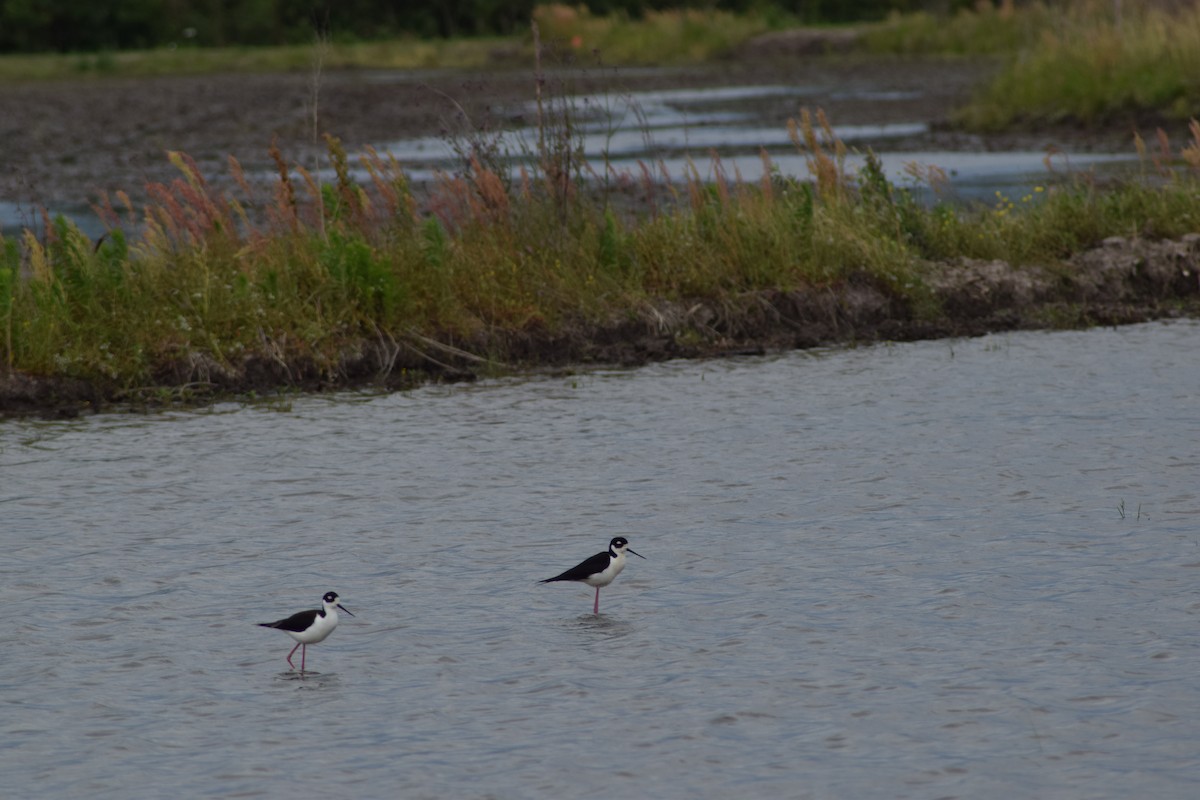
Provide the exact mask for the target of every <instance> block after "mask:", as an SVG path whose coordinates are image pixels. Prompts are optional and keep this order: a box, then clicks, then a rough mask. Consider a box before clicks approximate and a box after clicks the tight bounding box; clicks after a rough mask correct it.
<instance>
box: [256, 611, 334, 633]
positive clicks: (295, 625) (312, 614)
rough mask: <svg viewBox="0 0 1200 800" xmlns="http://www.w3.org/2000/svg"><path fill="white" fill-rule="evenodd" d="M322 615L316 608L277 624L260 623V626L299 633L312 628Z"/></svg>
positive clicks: (293, 615)
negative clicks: (319, 615) (318, 616)
mask: <svg viewBox="0 0 1200 800" xmlns="http://www.w3.org/2000/svg"><path fill="white" fill-rule="evenodd" d="M320 613H321V611H320V609H317V608H314V609H311V610H309V611H299V612H297V613H295V614H292V615H291V616H290V617H288V618H287V619H281V620H276V621H275V622H260V623H258V624H259V625H261V626H262V627H264V628H279V629H280V630H281V631H292V632H293V633H299V632H300V631H306V630H308V629H309V628H310V627H312V624H313V622H314V621H315V620H316V618H317V615H318V614H320Z"/></svg>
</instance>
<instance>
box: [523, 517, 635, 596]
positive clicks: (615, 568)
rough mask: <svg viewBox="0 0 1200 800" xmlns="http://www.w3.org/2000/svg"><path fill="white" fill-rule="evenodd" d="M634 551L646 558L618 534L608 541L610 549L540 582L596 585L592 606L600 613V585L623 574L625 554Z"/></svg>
mask: <svg viewBox="0 0 1200 800" xmlns="http://www.w3.org/2000/svg"><path fill="white" fill-rule="evenodd" d="M626 553H633V554H634V555H635V556H637V557H638V558H645V556H644V555H642V554H641V553H635V552H634V551H633V550H632V549H630V547H629V540H628V539H626V538H625V537H624V536H617V537H615V538H614V539H613V540H612V541H611V542H609V543H608V550H606V551H604V552H603V553H597V554H596V555H594V556H592V557H591V558H589V559H587V560H586V561H583V562H581V563H579V564H576V565H575V566H573V567H571V568H570V569H569V570H567V571H566V572H564V573H562V574H561V575H555V576H554V577H553V578H546V580H544V581H539V583H553V582H554V581H578V582H580V583H586V584H587V585H588V586H595V587H596V602H595V604H593V606H592V613H593V614H599V613H600V587H601V586H608V585H609V584H610V583H612V582H613V579H614V578H616V577H617V576H618V575H620V574H621V570H623V569H625V554H626Z"/></svg>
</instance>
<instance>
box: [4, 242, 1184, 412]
mask: <svg viewBox="0 0 1200 800" xmlns="http://www.w3.org/2000/svg"><path fill="white" fill-rule="evenodd" d="M931 266H932V267H933V275H934V277H933V278H932V280H931V285H932V288H933V290H934V292H935V294H936V296H937V298H938V300H939V301H940V304H941V307H942V309H943V313H942V314H941V315H939V316H936V317H933V318H929V317H919V316H916V315H914V314H913V312H912V309H910V308H908V307H907V306H906V305H904V304H903V303H901V302H899V301H897V300H896V299H895V298H894V297H893V296H892V295H891V294H889V293H888V292H887V291H886V290H885V289H883V288H882V287H879V286H877V285H875V284H874V283H873V282H872V280H871V279H870V278H869V277H868V276H865V275H864V276H863V277H862V278H861V279H852V280H849V281H846V282H845V283H844V284H842V285H840V286H837V287H834V288H830V289H823V290H818V291H796V292H757V293H749V294H745V295H742V296H740V297H737V298H735V299H733V300H731V301H729V302H727V303H725V304H724V305H722V306H720V307H716V306H714V305H712V304H709V303H704V302H696V303H690V302H683V303H669V302H661V303H658V304H656V305H654V306H653V307H646V308H642V309H637V313H636V314H633V315H622V317H621V318H620V319H619V320H613V321H611V322H609V323H607V324H605V323H601V324H579V325H576V326H573V327H568V328H567V329H565V330H561V331H557V332H554V333H550V332H548V331H544V330H536V329H535V330H526V331H520V332H511V331H495V332H492V333H490V334H488V335H487V336H484V337H480V338H479V339H476V340H473V341H456V340H444V341H438V340H436V339H432V338H427V337H423V336H418V335H415V334H410V335H402V336H400V338H398V339H388V340H382V339H378V340H364V341H361V342H358V343H357V344H356V345H354V346H353V347H350V348H347V350H346V351H345V352H344V354H343V357H342V360H341V363H339V364H337V365H334V366H332V367H331V366H329V365H323V366H322V365H317V364H314V363H312V362H311V361H305V360H303V359H289V358H287V357H286V356H283V355H280V354H278V353H276V354H274V355H266V354H258V355H253V356H250V357H248V358H246V359H244V360H243V361H241V362H240V363H221V362H217V361H215V360H213V359H212V358H209V357H207V356H205V355H202V354H194V355H192V356H191V357H190V358H189V359H188V360H187V361H184V362H180V363H176V364H172V365H168V366H166V367H164V368H163V369H162V370H161V372H160V373H159V374H158V375H156V376H155V379H156V385H157V387H156V388H153V389H149V390H146V391H144V392H139V391H134V392H128V391H117V390H115V389H113V388H108V387H104V386H99V385H93V384H89V383H85V382H82V381H77V380H72V379H45V378H35V377H32V376H28V375H20V374H16V375H7V376H6V375H0V414H7V415H24V414H37V415H41V416H49V417H62V416H75V415H77V414H79V413H84V412H89V411H95V410H101V409H105V408H111V407H113V406H114V405H117V406H121V407H126V408H135V409H136V408H147V407H151V406H158V405H162V404H164V403H169V402H173V401H176V400H180V399H184V400H190V401H198V402H203V401H205V400H210V399H213V398H217V397H222V396H229V395H246V394H249V393H251V392H254V393H258V394H268V393H272V392H276V391H279V390H281V389H283V390H304V391H323V390H335V389H342V388H352V387H364V386H375V387H379V388H389V389H398V388H406V387H411V386H413V385H416V384H419V383H422V382H425V381H431V380H432V381H462V380H472V379H474V378H475V377H477V376H478V375H480V374H494V373H496V372H500V371H504V372H508V371H519V370H529V369H546V368H586V366H587V365H589V364H622V365H638V364H644V363H647V362H651V361H661V360H666V359H670V358H701V357H715V356H727V355H732V354H754V353H766V352H769V351H781V350H788V349H794V348H805V347H815V346H820V345H831V344H838V343H869V342H878V341H905V340H914V339H927V338H936V337H945V336H971V335H978V334H983V333H988V332H993V331H1005V330H1018V329H1028V328H1065V327H1080V326H1087V325H1118V324H1127V323H1132V322H1141V321H1146V320H1152V319H1162V318H1171V317H1178V316H1195V315H1198V314H1200V234H1190V235H1188V236H1186V237H1184V238H1183V239H1181V240H1179V241H1164V242H1149V241H1131V240H1126V239H1121V238H1113V239H1110V240H1108V241H1106V242H1105V243H1104V244H1103V245H1102V246H1101V247H1099V248H1096V249H1093V250H1089V251H1087V252H1084V253H1080V254H1078V255H1077V256H1075V257H1073V258H1072V259H1071V260H1070V261H1069V262H1068V263H1066V264H1063V265H1057V266H1048V267H1024V268H1020V269H1014V268H1012V267H1011V266H1009V265H1008V264H1006V263H1004V262H1000V261H973V260H961V261H957V262H951V263H945V264H938V265H931ZM481 353H491V354H498V355H496V356H493V358H497V359H499V360H498V361H491V360H488V359H485V358H483V357H481V356H480V355H478V354H481Z"/></svg>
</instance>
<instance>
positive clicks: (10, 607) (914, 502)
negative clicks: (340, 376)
mask: <svg viewBox="0 0 1200 800" xmlns="http://www.w3.org/2000/svg"><path fill="white" fill-rule="evenodd" d="M1198 339H1200V324H1198V323H1196V322H1176V323H1170V324H1147V325H1138V326H1133V327H1125V328H1119V329H1108V330H1104V329H1100V330H1091V331H1084V332H1067V333H1018V334H1008V335H993V336H988V337H984V338H980V339H970V340H953V341H934V342H923V343H915V344H904V345H896V346H876V347H865V348H861V349H850V350H840V349H839V350H823V351H811V352H796V353H790V354H787V355H779V356H771V357H764V358H744V359H729V360H717V361H689V362H674V363H666V364H660V365H654V366H649V367H646V368H642V369H637V370H631V371H598V372H594V373H588V374H580V375H575V376H555V377H538V378H531V379H522V380H503V381H488V382H483V383H480V384H477V385H462V386H451V387H428V388H423V389H420V390H416V391H412V392H407V393H403V394H393V395H386V396H363V395H337V396H321V397H309V398H300V399H297V400H295V401H294V402H292V403H291V404H290V408H288V407H283V408H281V407H279V406H275V407H268V406H251V407H245V406H240V405H232V404H230V405H223V406H219V407H216V408H211V409H207V410H202V411H196V412H177V413H162V414H155V415H149V416H141V415H123V414H107V415H101V416H96V417H90V418H85V419H80V420H74V421H66V422H41V421H7V422H3V423H0V475H3V482H2V483H0V519H2V520H3V523H2V524H0V536H2V539H0V545H2V548H3V557H2V559H0V597H2V599H3V607H4V608H5V610H6V621H5V634H4V646H3V648H0V776H3V792H2V793H3V795H4V796H5V797H13V798H34V797H54V798H83V797H87V798H121V799H122V800H128V799H130V798H135V799H137V798H162V797H167V796H172V795H175V796H181V797H290V796H294V797H325V796H328V797H360V798H361V797H398V798H409V799H411V798H431V799H432V798H438V799H439V800H440V799H442V798H632V797H655V798H668V799H674V798H678V799H679V800H691V799H693V798H730V797H741V798H831V799H839V800H840V799H841V798H889V799H890V798H964V800H984V799H987V798H994V799H995V800H1011V799H1012V798H1022V797H1037V798H1081V797H1087V798H1131V797H1154V798H1157V799H1158V800H1163V799H1164V798H1166V799H1170V798H1179V799H1180V800H1184V799H1185V798H1186V799H1187V800H1190V798H1193V797H1194V796H1195V791H1196V781H1197V778H1198V776H1200V714H1198V713H1197V711H1198V710H1200V679H1198V678H1197V672H1196V665H1197V663H1200V637H1198V636H1197V627H1198V626H1197V622H1198V621H1200V584H1198V582H1197V577H1198V576H1200V480H1198V476H1200V446H1198V443H1200V413H1198V412H1197V409H1198V407H1200V362H1198V361H1197V341H1198ZM616 534H622V535H625V536H628V537H629V539H630V540H631V542H632V544H633V546H634V548H635V549H636V550H638V551H639V552H640V553H642V554H643V555H644V556H646V559H647V560H644V561H643V560H638V559H633V561H635V562H636V563H632V564H631V565H630V566H629V567H628V568H627V569H626V571H625V573H624V574H623V575H621V576H620V578H619V579H618V580H617V582H616V583H615V584H614V585H613V586H611V587H609V588H607V589H605V590H603V591H602V593H601V614H600V616H599V617H593V616H592V615H591V614H590V611H591V591H590V590H589V589H587V588H586V587H578V586H574V585H568V584H552V585H539V584H538V583H536V581H537V580H538V579H540V578H544V577H549V576H551V575H553V574H555V573H557V572H558V571H560V570H562V569H564V568H566V567H568V566H570V565H572V564H574V563H575V562H576V561H578V560H580V559H582V558H583V557H584V556H587V555H590V554H592V553H594V552H596V551H598V550H600V549H601V548H602V547H603V546H604V545H605V543H606V542H607V540H608V539H609V538H610V537H611V536H613V535H616ZM329 589H333V590H336V591H338V592H339V593H341V594H342V596H343V602H344V604H345V605H346V607H347V608H349V609H350V610H351V611H353V612H354V613H355V614H356V615H357V616H356V617H354V618H343V621H342V625H341V627H339V628H338V630H337V631H336V632H335V633H334V634H333V636H332V637H331V638H330V639H329V640H327V641H326V642H324V643H323V644H320V645H315V646H313V647H310V648H309V651H308V665H309V667H310V668H311V670H312V672H310V673H309V674H307V675H306V676H305V677H304V678H303V679H300V678H299V676H298V675H297V674H296V673H293V672H290V671H288V669H287V665H286V663H285V661H284V656H285V655H286V653H287V651H288V650H289V649H290V647H291V644H292V643H291V640H290V639H288V638H287V637H286V636H284V635H283V634H281V633H280V632H278V631H273V630H267V629H263V628H258V627H256V626H255V624H254V623H256V622H262V621H267V620H273V619H277V618H279V617H281V616H283V615H285V614H288V613H291V612H292V611H296V610H300V609H302V608H311V607H314V606H315V604H316V603H317V602H318V601H319V599H320V596H321V594H322V593H323V592H325V591H326V590H329Z"/></svg>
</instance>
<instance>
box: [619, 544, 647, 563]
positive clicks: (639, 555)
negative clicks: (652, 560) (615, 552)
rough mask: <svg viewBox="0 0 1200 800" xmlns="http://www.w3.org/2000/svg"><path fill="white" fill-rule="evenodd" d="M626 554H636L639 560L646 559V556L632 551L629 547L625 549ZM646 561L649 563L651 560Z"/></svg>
mask: <svg viewBox="0 0 1200 800" xmlns="http://www.w3.org/2000/svg"><path fill="white" fill-rule="evenodd" d="M625 552H626V553H633V554H634V555H635V556H637V557H638V558H646V557H645V556H644V555H642V554H641V553H635V552H634V551H633V550H630V549H629V548H628V547H626V548H625ZM646 560H647V561H648V560H649V559H646Z"/></svg>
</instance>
